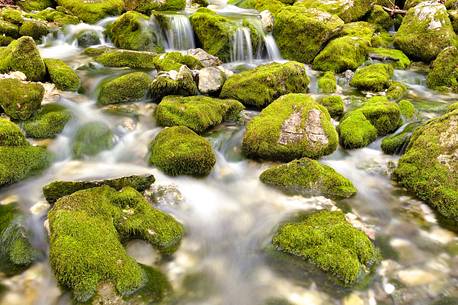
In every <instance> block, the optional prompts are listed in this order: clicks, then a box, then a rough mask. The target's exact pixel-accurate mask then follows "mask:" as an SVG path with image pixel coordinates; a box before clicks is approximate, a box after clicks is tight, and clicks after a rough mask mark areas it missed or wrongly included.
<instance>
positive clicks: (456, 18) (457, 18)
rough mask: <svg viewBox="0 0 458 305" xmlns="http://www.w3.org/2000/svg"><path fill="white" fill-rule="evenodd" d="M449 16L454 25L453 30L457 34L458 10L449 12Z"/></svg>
mask: <svg viewBox="0 0 458 305" xmlns="http://www.w3.org/2000/svg"><path fill="white" fill-rule="evenodd" d="M448 16H449V18H450V22H451V23H452V26H453V30H454V31H455V33H457V32H458V10H456V9H455V10H449V11H448Z"/></svg>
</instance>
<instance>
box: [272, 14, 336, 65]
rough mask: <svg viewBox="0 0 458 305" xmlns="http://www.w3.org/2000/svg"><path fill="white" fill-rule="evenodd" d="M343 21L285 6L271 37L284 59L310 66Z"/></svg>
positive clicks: (278, 16)
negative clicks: (273, 38)
mask: <svg viewBox="0 0 458 305" xmlns="http://www.w3.org/2000/svg"><path fill="white" fill-rule="evenodd" d="M343 24H344V23H343V21H342V20H341V19H340V18H339V17H337V16H335V15H331V14H329V13H327V12H324V11H320V10H317V9H307V8H305V7H299V6H286V7H284V8H282V9H281V10H280V11H279V12H278V13H277V14H276V16H275V26H274V32H273V34H274V37H275V39H276V42H277V45H278V47H279V49H280V51H281V54H282V56H283V57H284V58H286V59H290V60H297V61H300V62H303V63H311V62H312V61H313V59H314V58H315V56H316V55H317V54H318V52H320V50H321V49H322V48H323V46H324V45H325V44H326V42H327V41H328V40H330V39H331V38H332V37H333V36H335V35H336V34H337V33H338V32H339V31H340V29H341V27H342V26H343Z"/></svg>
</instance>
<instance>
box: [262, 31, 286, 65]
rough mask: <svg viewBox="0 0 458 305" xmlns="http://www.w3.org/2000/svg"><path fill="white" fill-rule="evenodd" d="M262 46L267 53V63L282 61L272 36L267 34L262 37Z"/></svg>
mask: <svg viewBox="0 0 458 305" xmlns="http://www.w3.org/2000/svg"><path fill="white" fill-rule="evenodd" d="M263 37H264V44H265V46H266V51H267V60H269V61H277V60H282V59H283V58H282V57H281V54H280V50H279V49H278V46H277V43H276V42H275V39H274V36H273V35H272V34H271V33H269V34H267V35H264V36H263Z"/></svg>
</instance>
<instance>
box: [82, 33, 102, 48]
mask: <svg viewBox="0 0 458 305" xmlns="http://www.w3.org/2000/svg"><path fill="white" fill-rule="evenodd" d="M76 41H77V42H78V46H79V47H80V48H88V47H90V46H94V45H98V44H100V43H101V40H100V37H99V34H98V33H97V32H96V31H93V30H84V31H81V32H79V33H78V34H76Z"/></svg>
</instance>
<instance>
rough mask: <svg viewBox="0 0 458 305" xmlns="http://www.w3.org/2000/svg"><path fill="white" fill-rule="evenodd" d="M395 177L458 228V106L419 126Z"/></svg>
mask: <svg viewBox="0 0 458 305" xmlns="http://www.w3.org/2000/svg"><path fill="white" fill-rule="evenodd" d="M393 177H394V179H395V180H397V181H398V182H399V183H400V184H401V185H402V186H404V187H406V188H407V189H408V190H410V191H412V192H414V193H415V194H416V195H417V196H418V197H419V198H420V199H422V200H424V201H426V202H427V203H429V204H430V205H431V206H432V207H433V208H435V209H436V210H437V212H439V214H440V215H442V216H443V217H444V218H445V219H446V220H448V221H449V223H450V224H451V225H452V226H453V228H454V229H455V230H458V110H452V111H450V112H448V113H446V114H445V115H443V116H441V117H439V118H436V119H432V120H430V121H429V122H427V123H426V124H425V125H424V126H421V127H419V128H418V129H417V130H415V132H414V134H413V136H412V138H411V140H410V143H409V146H408V147H407V150H406V153H405V154H404V155H403V156H402V157H401V159H400V160H399V164H398V167H397V168H396V170H395V171H394V174H393Z"/></svg>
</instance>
